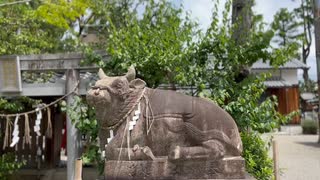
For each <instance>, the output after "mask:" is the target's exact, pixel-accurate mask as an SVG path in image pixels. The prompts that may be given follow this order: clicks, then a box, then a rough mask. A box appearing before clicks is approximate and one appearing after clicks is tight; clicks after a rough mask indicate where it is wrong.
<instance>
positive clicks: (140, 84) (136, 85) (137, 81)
mask: <svg viewBox="0 0 320 180" xmlns="http://www.w3.org/2000/svg"><path fill="white" fill-rule="evenodd" d="M129 87H130V88H134V89H143V88H144V87H146V82H144V81H143V80H141V79H135V80H132V81H131V82H130V83H129Z"/></svg>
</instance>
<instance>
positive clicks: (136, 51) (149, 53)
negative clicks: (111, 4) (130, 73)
mask: <svg viewBox="0 0 320 180" xmlns="http://www.w3.org/2000/svg"><path fill="white" fill-rule="evenodd" d="M145 6H146V7H145V11H144V13H143V15H142V18H141V19H139V18H138V17H137V16H133V17H132V16H131V17H129V20H130V21H129V20H128V21H126V22H128V24H127V25H126V26H120V27H117V26H115V25H113V24H114V23H115V22H113V21H111V19H110V21H109V23H110V24H111V25H112V26H111V30H110V35H109V37H108V46H107V52H108V54H109V55H111V58H112V61H110V63H109V64H107V65H106V68H107V70H112V72H114V73H116V74H119V72H123V71H124V69H126V68H127V67H129V65H132V64H133V65H135V67H136V69H137V70H138V74H139V76H141V77H142V78H143V79H144V80H145V81H146V82H147V84H148V85H149V86H151V87H156V86H158V85H159V84H161V83H170V84H172V85H173V84H174V83H175V82H176V80H177V79H178V78H180V79H181V78H182V77H183V75H181V73H184V71H183V70H182V68H184V67H187V66H188V65H190V64H189V62H188V56H189V54H190V46H192V39H193V38H194V36H193V35H194V27H195V24H194V23H193V22H191V21H190V20H189V16H188V15H187V16H186V17H185V19H183V18H182V9H181V8H178V9H176V8H174V7H173V6H172V5H171V4H170V3H169V2H167V1H164V0H161V1H159V2H155V1H147V2H146V4H145ZM126 13H127V14H132V13H131V12H130V11H129V12H126ZM124 17H128V16H126V15H124Z"/></svg>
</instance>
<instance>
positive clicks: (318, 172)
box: [274, 135, 320, 180]
mask: <svg viewBox="0 0 320 180" xmlns="http://www.w3.org/2000/svg"><path fill="white" fill-rule="evenodd" d="M274 138H275V139H276V140H277V142H278V147H279V166H280V174H281V176H280V179H281V180H320V144H317V140H318V135H275V136H274Z"/></svg>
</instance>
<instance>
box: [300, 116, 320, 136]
mask: <svg viewBox="0 0 320 180" xmlns="http://www.w3.org/2000/svg"><path fill="white" fill-rule="evenodd" d="M301 126H302V133H303V134H317V133H318V123H317V121H314V120H308V119H307V120H304V121H302V124H301Z"/></svg>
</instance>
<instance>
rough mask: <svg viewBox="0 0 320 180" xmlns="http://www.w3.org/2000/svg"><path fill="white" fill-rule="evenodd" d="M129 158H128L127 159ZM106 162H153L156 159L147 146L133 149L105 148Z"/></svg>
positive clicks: (136, 146)
mask: <svg viewBox="0 0 320 180" xmlns="http://www.w3.org/2000/svg"><path fill="white" fill-rule="evenodd" d="M129 157H130V158H129ZM106 159H107V160H126V161H128V160H155V159H157V158H156V157H155V156H154V155H153V153H152V151H151V149H150V148H149V147H148V146H144V147H140V146H139V145H135V146H134V147H133V148H108V147H106Z"/></svg>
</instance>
